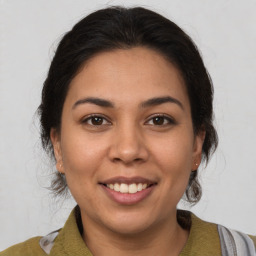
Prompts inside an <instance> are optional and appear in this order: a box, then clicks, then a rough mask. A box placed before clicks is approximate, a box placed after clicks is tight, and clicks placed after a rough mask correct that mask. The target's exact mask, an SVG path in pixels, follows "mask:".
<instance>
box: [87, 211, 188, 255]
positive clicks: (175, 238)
mask: <svg viewBox="0 0 256 256" xmlns="http://www.w3.org/2000/svg"><path fill="white" fill-rule="evenodd" d="M82 222H83V226H84V227H86V229H84V232H83V239H84V241H85V243H86V245H87V246H88V248H89V249H90V251H91V252H92V254H93V255H95V256H101V255H106V252H107V253H108V255H112V256H115V255H118V256H130V255H137V256H140V255H163V256H164V255H168V256H177V255H179V254H180V252H181V251H182V248H183V247H184V246H185V244H186V241H187V239H188V234H189V232H188V231H187V230H184V229H182V228H181V227H180V226H179V224H178V223H177V221H176V216H174V218H170V219H169V220H167V221H162V222H161V223H157V224H155V225H154V226H152V227H150V228H148V229H147V230H143V231H141V232H138V233H133V234H120V233H117V232H114V231H112V230H109V229H104V228H103V227H102V225H100V224H99V223H94V222H91V221H88V219H87V217H86V216H82Z"/></svg>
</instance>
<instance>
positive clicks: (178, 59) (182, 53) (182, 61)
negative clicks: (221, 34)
mask: <svg viewBox="0 0 256 256" xmlns="http://www.w3.org/2000/svg"><path fill="white" fill-rule="evenodd" d="M136 46H142V47H148V48H150V49H153V50H155V51H157V52H158V53H160V54H161V55H162V56H163V57H164V58H166V59H167V60H169V61H170V62H171V63H172V64H173V65H175V66H176V67H177V68H178V70H179V71H180V73H181V75H182V77H183V79H184V81H185V85H186V89H187V93H188V96H189V100H190V105H191V115H192V122H193V127H194V132H195V134H197V133H198V132H199V131H201V130H205V132H206V135H205V140H204V144H203V154H202V157H203V160H206V162H207V161H208V159H209V157H210V155H211V153H212V152H213V151H214V150H215V149H216V147H217V142H218V139H217V134H216V131H215V129H214V126H213V123H212V120H213V109H212V101H213V87H212V82H211V79H210V77H209V75H208V72H207V70H206V68H205V66H204V63H203V61H202V58H201V56H200V54H199V51H198V49H197V47H196V46H195V45H194V43H193V42H192V40H191V39H190V37H189V36H188V35H187V34H186V33H185V32H184V31H183V30H182V29H181V28H179V27H178V26H177V25H176V24H175V23H173V22H172V21H170V20H168V19H166V18H164V17H163V16H161V15H159V14H157V13H155V12H153V11H150V10H147V9H144V8H141V7H136V8H123V7H110V8H106V9H102V10H98V11H96V12H94V13H91V14H90V15H88V16H87V17H85V18H84V19H82V20H81V21H79V22H78V23H77V24H76V25H75V26H74V27H73V28H72V30H71V31H69V32H68V33H67V34H66V35H65V36H64V37H63V38H62V40H61V41H60V43H59V46H58V48H57V50H56V53H55V56H54V58H53V60H52V63H51V66H50V69H49V73H48V76H47V78H46V80H45V82H44V87H43V90H42V102H41V105H40V106H39V108H38V110H39V116H40V121H41V140H42V144H43V147H44V149H45V150H46V151H47V152H48V153H50V154H51V155H52V156H53V148H52V144H51V141H50V130H51V128H55V129H57V130H59V129H60V125H61V114H62V108H63V104H64V101H65V98H66V95H67V92H68V89H69V85H70V82H71V81H72V79H73V78H74V77H75V76H76V74H77V73H78V71H79V70H80V68H81V67H82V66H83V65H84V64H85V62H86V61H88V60H89V59H90V58H92V57H93V56H95V55H96V54H99V53H100V52H104V51H111V50H115V49H130V48H132V47H136ZM66 188H67V185H66V181H65V177H63V176H62V175H61V174H59V173H58V172H56V177H55V179H54V180H53V181H52V189H53V191H55V192H56V194H61V193H62V192H65V191H66ZM186 197H187V200H188V201H189V202H191V203H196V202H198V201H199V199H200V197H201V187H200V184H199V182H198V179H197V170H196V171H193V172H191V177H190V180H189V184H188V186H187V189H186Z"/></svg>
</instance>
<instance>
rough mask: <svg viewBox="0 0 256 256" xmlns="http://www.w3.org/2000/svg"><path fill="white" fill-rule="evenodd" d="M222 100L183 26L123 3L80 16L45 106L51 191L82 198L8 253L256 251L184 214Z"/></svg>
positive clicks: (196, 192) (194, 194)
mask: <svg viewBox="0 0 256 256" xmlns="http://www.w3.org/2000/svg"><path fill="white" fill-rule="evenodd" d="M212 98H213V88H212V84H211V80H210V77H209V76H208V74H207V71H206V69H205V67H204V64H203V62H202V59H201V57H200V54H199V52H198V50H197V48H196V46H195V45H194V44H193V42H192V41H191V39H190V38H189V37H188V36H187V35H186V34H185V33H184V32H183V31H182V30H181V29H180V28H179V27H178V26H177V25H175V24H174V23H173V22H171V21H169V20H167V19H165V18H164V17H162V16H160V15H158V14H156V13H154V12H152V11H149V10H146V9H143V8H131V9H126V8H120V7H113V8H107V9H103V10H99V11H97V12H95V13H92V14H91V15H89V16H87V17H86V18H84V19H83V20H81V21H80V22H79V23H77V24H76V25H75V26H74V28H73V29H72V30H71V31H70V32H68V33H67V34H66V35H65V36H64V37H63V39H62V40H61V42H60V44H59V46H58V49H57V51H56V54H55V57H54V59H53V61H52V63H51V67H50V70H49V73H48V77H47V79H46V81H45V83H44V88H43V91H42V102H41V105H40V106H39V115H40V118H41V119H40V120H41V128H42V132H41V138H42V144H43V147H44V148H45V149H46V151H48V152H49V154H51V155H52V156H53V158H54V160H55V161H56V169H57V171H58V172H57V175H56V178H55V180H53V182H52V188H53V190H54V191H55V192H56V193H57V194H62V193H65V192H66V191H67V189H69V190H70V192H71V194H72V195H73V197H74V198H75V200H76V202H77V204H78V205H77V207H76V208H75V209H74V210H73V211H72V213H71V214H70V217H69V219H68V220H67V222H66V224H65V226H64V227H63V228H62V229H60V230H58V231H55V232H52V233H50V234H49V235H47V236H45V237H36V238H32V239H30V240H28V241H26V242H24V243H22V244H19V245H16V246H13V247H11V248H9V249H7V250H6V251H4V252H3V253H0V255H96V256H97V255H221V254H222V255H233V254H231V253H234V255H255V248H254V243H255V242H256V240H255V238H253V237H252V238H249V237H248V236H246V235H244V234H241V233H238V232H235V231H231V230H228V229H226V228H224V227H222V226H220V225H216V224H211V223H206V222H204V221H202V220H200V219H198V218H197V217H196V216H194V215H192V214H191V213H189V212H186V211H180V210H178V211H177V209H176V207H177V204H178V202H179V200H180V199H181V197H182V196H183V195H185V197H186V199H187V200H188V201H189V202H191V203H196V202H198V201H199V200H200V196H201V188H200V184H199V183H198V180H197V169H198V167H199V165H200V163H201V161H207V160H208V159H209V157H210V154H211V153H212V152H213V151H214V150H215V148H216V146H217V134H216V131H215V129H214V127H213V124H212V117H213V111H212ZM253 241H254V243H253ZM230 245H231V246H230Z"/></svg>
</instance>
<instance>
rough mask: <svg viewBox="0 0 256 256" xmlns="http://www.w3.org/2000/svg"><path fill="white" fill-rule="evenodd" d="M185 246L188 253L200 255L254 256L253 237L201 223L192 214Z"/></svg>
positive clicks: (211, 224)
mask: <svg viewBox="0 0 256 256" xmlns="http://www.w3.org/2000/svg"><path fill="white" fill-rule="evenodd" d="M187 246H188V247H189V248H187V249H189V251H190V253H191V252H192V251H194V252H196V251H197V252H201V253H202V255H230V254H231V255H248V256H251V255H256V254H255V247H256V238H255V237H253V236H248V235H246V234H244V233H242V232H238V231H235V230H232V229H229V228H226V227H224V226H222V225H219V224H214V223H209V222H206V221H203V220H201V219H199V218H198V217H196V216H195V215H193V214H192V226H191V230H190V236H189V239H188V243H187ZM232 253H233V254H232ZM188 255H191V254H188ZM192 255H193V254H192Z"/></svg>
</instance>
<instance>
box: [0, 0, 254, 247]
mask: <svg viewBox="0 0 256 256" xmlns="http://www.w3.org/2000/svg"><path fill="white" fill-rule="evenodd" d="M124 3H125V6H131V5H143V6H144V7H149V8H151V9H153V10H155V11H157V12H160V13H161V14H163V15H165V16H167V17H168V18H170V19H172V20H173V21H174V22H176V23H177V24H178V25H180V26H181V27H182V28H183V29H184V30H185V31H186V32H188V33H189V34H190V35H191V37H192V38H193V39H194V40H195V42H196V43H197V45H198V46H199V49H200V50H201V52H202V56H203V58H204V61H205V64H206V66H207V67H208V70H209V72H210V74H211V76H212V79H213V83H214V85H215V101H214V107H215V113H216V126H217V130H218V133H219V137H220V143H219V148H218V150H217V152H216V154H215V156H214V157H213V158H212V161H211V162H210V164H209V165H208V166H207V168H206V169H203V170H202V171H201V175H200V176H201V180H202V184H203V193H204V194H203V198H202V200H201V202H200V203H199V204H198V205H197V206H195V207H193V208H192V209H191V210H192V211H193V212H195V213H196V214H197V215H198V216H199V217H201V218H203V219H205V220H209V221H211V222H218V223H221V224H224V225H226V226H227V227H231V228H234V229H238V230H241V231H244V232H247V233H251V234H256V221H255V216H256V198H255V197H256V185H255V181H256V171H255V156H254V155H255V153H256V150H255V145H256V135H255V130H256V110H255V109H256V101H255V97H256V86H255V83H256V50H255V45H256V28H255V25H256V15H255V13H256V1H255V0H245V1H241V0H215V1H212V0H195V1H191V0H183V1H180V0H158V1H156V0H148V1H146V0H145V1H138V0H137V1H127V0H126V1H104V0H102V1H100V0H98V1H97V0H93V1H92V0H89V1H85V0H76V1H71V0H54V1H50V0H47V1H46V0H36V1H35V0H23V1H20V0H0V250H1V249H4V248H6V247H8V246H10V245H12V244H14V243H17V242H21V241H23V240H25V239H28V238H29V237H32V236H36V235H45V234H47V233H48V232H50V231H52V230H54V229H57V228H59V227H61V226H62V225H63V223H64V221H65V219H66V218H67V215H68V213H69V212H70V210H71V209H72V207H73V206H74V202H73V201H72V200H64V201H60V202H56V201H54V200H53V199H51V197H50V195H49V191H48V190H47V189H45V188H44V187H47V185H49V180H50V177H51V176H50V170H51V165H50V164H49V161H48V159H47V157H46V156H45V154H44V153H43V151H42V150H41V146H40V140H39V132H38V130H39V128H38V127H39V126H38V121H37V119H36V116H35V110H36V108H37V106H38V105H39V102H40V90H41V87H42V83H43V81H44V78H45V76H46V72H47V69H48V66H49V63H50V60H51V58H52V56H53V52H54V49H55V46H56V44H57V43H58V40H59V39H60V37H61V35H63V33H64V32H66V31H67V30H69V29H70V28H71V27H72V25H74V24H75V23H76V22H77V21H78V20H79V19H81V18H82V17H83V16H84V15H86V14H88V13H90V12H92V11H94V10H96V9H98V8H103V7H106V6H107V5H117V4H121V5H124Z"/></svg>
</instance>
